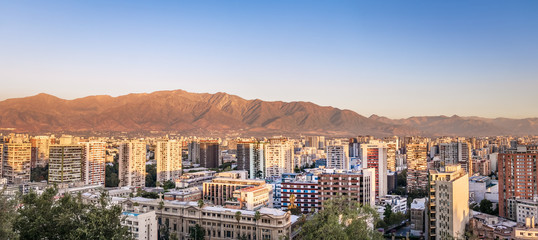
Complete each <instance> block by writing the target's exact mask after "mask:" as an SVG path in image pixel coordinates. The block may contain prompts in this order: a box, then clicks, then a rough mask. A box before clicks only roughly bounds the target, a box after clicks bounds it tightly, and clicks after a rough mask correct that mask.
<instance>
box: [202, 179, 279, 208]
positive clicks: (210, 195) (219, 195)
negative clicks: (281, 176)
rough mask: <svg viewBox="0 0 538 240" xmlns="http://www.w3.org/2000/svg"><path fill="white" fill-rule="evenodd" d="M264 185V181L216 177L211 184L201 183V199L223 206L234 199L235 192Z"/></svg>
mask: <svg viewBox="0 0 538 240" xmlns="http://www.w3.org/2000/svg"><path fill="white" fill-rule="evenodd" d="M265 185H266V184H265V180H254V179H245V178H241V179H237V178H226V177H216V178H214V179H213V180H212V181H211V182H204V183H203V198H204V200H207V201H209V202H212V203H213V204H215V205H221V206H224V204H225V203H226V201H228V200H230V199H233V198H234V195H233V194H234V191H235V190H238V189H241V188H247V187H252V186H265ZM267 194H268V195H269V193H267ZM271 197H272V196H271Z"/></svg>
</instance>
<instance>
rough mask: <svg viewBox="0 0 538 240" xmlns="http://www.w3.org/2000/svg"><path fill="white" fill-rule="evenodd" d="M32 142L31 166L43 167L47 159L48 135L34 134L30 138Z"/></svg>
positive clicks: (49, 141)
mask: <svg viewBox="0 0 538 240" xmlns="http://www.w3.org/2000/svg"><path fill="white" fill-rule="evenodd" d="M30 143H31V144H32V163H31V167H32V168H35V167H37V166H40V167H44V166H46V165H47V163H48V161H49V145H50V144H51V139H50V137H48V136H35V137H32V138H31V139H30Z"/></svg>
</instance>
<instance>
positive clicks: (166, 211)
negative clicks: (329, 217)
mask: <svg viewBox="0 0 538 240" xmlns="http://www.w3.org/2000/svg"><path fill="white" fill-rule="evenodd" d="M135 203H136V204H135ZM163 203H164V204H163V207H162V208H160V200H159V199H147V198H132V199H129V200H126V201H125V202H123V203H122V207H123V209H124V211H128V212H133V211H134V208H135V207H137V208H139V209H140V211H139V212H141V213H142V212H149V211H155V213H156V214H157V220H158V221H160V222H161V223H162V224H163V225H164V226H168V228H169V231H170V233H175V234H176V235H177V236H178V238H179V239H188V238H189V228H190V227H194V226H195V225H196V224H199V225H200V226H201V227H202V228H203V229H204V231H205V233H206V234H205V236H206V238H208V239H209V238H211V239H214V240H224V239H237V238H238V237H239V236H242V235H245V236H246V237H247V239H267V240H279V239H282V238H284V237H290V238H291V236H290V234H291V225H292V220H293V219H292V217H291V215H290V213H288V212H284V211H281V210H277V209H272V208H263V207H262V208H260V209H258V211H259V212H260V215H261V218H260V219H259V220H257V221H256V220H255V219H254V215H255V214H256V211H249V210H237V209H230V208H224V207H219V206H208V205H205V206H203V207H202V208H199V207H198V204H197V203H196V202H179V201H166V200H165V201H163ZM135 205H137V206H135ZM237 212H239V213H240V214H241V219H240V221H239V222H238V221H237V220H236V218H235V215H236V213H237ZM295 221H296V220H295Z"/></svg>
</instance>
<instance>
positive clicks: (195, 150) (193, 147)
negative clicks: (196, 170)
mask: <svg viewBox="0 0 538 240" xmlns="http://www.w3.org/2000/svg"><path fill="white" fill-rule="evenodd" d="M187 148H188V152H189V153H188V154H189V155H188V160H189V162H191V163H193V164H194V163H200V143H199V142H197V141H191V142H189V144H188V145H187Z"/></svg>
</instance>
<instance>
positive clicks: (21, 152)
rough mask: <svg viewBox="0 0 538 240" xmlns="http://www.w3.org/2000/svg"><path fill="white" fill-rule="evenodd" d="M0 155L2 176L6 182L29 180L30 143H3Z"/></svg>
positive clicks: (25, 181)
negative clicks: (0, 158) (0, 154)
mask: <svg viewBox="0 0 538 240" xmlns="http://www.w3.org/2000/svg"><path fill="white" fill-rule="evenodd" d="M2 155H3V156H2V159H3V160H2V165H3V166H2V176H3V177H4V178H6V179H7V183H14V184H19V183H27V182H30V164H31V160H32V159H31V158H32V145H31V144H30V143H4V147H3V154H2Z"/></svg>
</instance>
